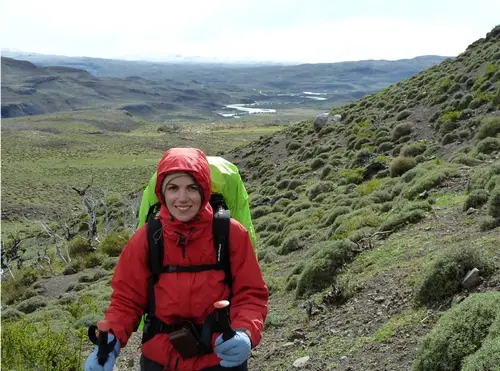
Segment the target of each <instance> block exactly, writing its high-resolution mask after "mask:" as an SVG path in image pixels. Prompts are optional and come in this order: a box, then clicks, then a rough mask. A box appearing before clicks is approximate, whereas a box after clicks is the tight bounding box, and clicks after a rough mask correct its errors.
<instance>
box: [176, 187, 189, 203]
mask: <svg viewBox="0 0 500 371" xmlns="http://www.w3.org/2000/svg"><path fill="white" fill-rule="evenodd" d="M178 200H179V201H181V202H186V201H188V200H189V197H188V191H187V190H185V189H180V190H179V199H178Z"/></svg>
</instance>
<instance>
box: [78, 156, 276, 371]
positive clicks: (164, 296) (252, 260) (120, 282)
mask: <svg viewBox="0 0 500 371" xmlns="http://www.w3.org/2000/svg"><path fill="white" fill-rule="evenodd" d="M157 174H158V175H157V182H156V189H155V193H156V195H157V197H158V200H160V203H161V208H160V212H159V218H160V221H161V224H162V226H163V227H162V232H161V233H162V237H163V241H164V242H163V244H164V258H163V264H164V265H177V266H186V265H193V266H195V265H196V266H199V265H211V264H215V263H216V256H215V252H214V251H215V250H214V245H213V232H212V222H213V210H212V208H211V206H210V204H209V203H208V201H209V199H210V192H211V179H210V168H209V164H208V161H207V158H206V156H205V154H204V153H203V152H202V151H200V150H198V149H194V148H174V149H170V150H169V151H167V152H166V153H165V154H164V155H163V157H162V159H161V161H160V163H159V165H158V170H157ZM229 249H230V263H231V272H232V287H231V289H230V288H229V287H228V286H227V285H226V283H225V280H224V278H225V276H224V272H223V271H222V270H203V271H198V272H180V273H179V272H169V273H164V274H161V275H160V277H159V280H158V282H157V283H156V285H155V301H156V305H155V308H156V309H155V312H156V313H155V314H156V317H157V318H158V319H159V320H161V321H162V322H163V323H164V324H165V327H169V328H170V327H172V328H173V327H175V326H177V324H180V323H183V321H189V322H190V323H191V324H192V325H193V327H194V328H196V329H200V328H201V326H202V325H203V324H204V323H206V321H208V318H210V315H211V314H212V313H213V311H214V306H213V305H214V303H215V302H217V301H219V300H224V299H230V301H231V306H230V318H231V326H232V327H233V329H235V330H236V334H235V335H234V337H232V338H231V339H229V340H226V341H223V339H222V335H221V334H220V333H218V332H214V333H213V334H211V339H212V344H210V345H211V346H213V352H204V353H201V354H196V355H194V356H185V354H184V353H183V350H182V349H176V347H174V345H173V344H172V342H171V341H170V338H172V339H173V338H174V336H173V335H174V333H173V332H171V333H170V334H169V333H157V334H156V335H155V336H154V337H152V339H150V340H148V341H146V342H144V343H143V345H142V356H141V370H142V371H160V370H212V371H216V370H229V369H233V370H238V371H240V370H241V371H243V370H247V366H246V362H247V358H248V356H249V353H250V349H251V348H253V347H255V346H257V344H258V343H259V341H260V339H261V336H262V331H263V327H264V321H265V318H266V315H267V301H268V290H267V286H266V284H265V283H264V280H263V277H262V272H261V270H260V267H259V265H258V262H257V258H256V256H255V253H254V250H253V247H252V242H251V240H250V238H249V235H248V232H247V231H246V230H245V229H244V228H243V227H242V225H241V224H240V223H238V222H237V221H235V220H234V219H231V221H230V231H229ZM148 255H149V253H148V239H147V227H146V226H143V227H141V228H140V229H139V230H137V231H136V233H135V234H134V235H133V236H132V237H131V238H130V240H129V241H128V243H127V245H126V246H125V247H124V249H123V252H122V254H121V256H120V258H119V261H118V263H117V266H116V269H115V273H114V275H113V279H112V281H111V286H112V288H113V293H112V295H111V303H110V306H109V307H108V309H107V311H106V313H105V320H106V321H107V322H108V325H109V326H110V327H111V329H112V332H113V333H114V334H115V335H116V338H117V342H116V345H115V346H114V350H113V351H111V352H110V354H109V356H108V360H107V362H106V364H105V365H104V367H101V366H99V364H98V362H97V350H98V349H97V347H96V349H95V350H94V351H93V352H92V353H91V355H90V356H89V357H88V359H87V362H86V364H85V371H95V370H106V371H107V370H112V368H113V364H114V362H115V359H116V357H117V356H118V354H119V350H120V347H124V346H125V345H126V343H127V341H128V339H129V337H130V335H131V333H132V332H133V331H134V330H135V329H136V328H137V325H138V324H139V321H140V318H141V316H142V315H143V314H144V311H145V309H146V308H147V306H148V300H149V295H148V279H149V278H150V277H151V271H150V269H149V267H148V258H149V256H148ZM195 331H196V330H195ZM113 338H114V337H113V335H109V340H111V339H113ZM176 344H177V343H176ZM178 348H179V346H178ZM210 350H211V349H210ZM179 351H180V352H179ZM181 353H183V355H184V357H183V356H181Z"/></svg>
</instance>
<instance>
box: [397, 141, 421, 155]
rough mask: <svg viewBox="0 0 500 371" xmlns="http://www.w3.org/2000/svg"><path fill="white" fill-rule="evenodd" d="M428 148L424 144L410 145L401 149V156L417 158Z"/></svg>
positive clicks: (414, 143) (415, 143)
mask: <svg viewBox="0 0 500 371" xmlns="http://www.w3.org/2000/svg"><path fill="white" fill-rule="evenodd" d="M426 149H427V146H426V145H425V143H424V142H413V143H408V144H405V145H404V146H403V148H401V152H400V154H401V156H403V157H416V156H418V155H420V154H422V153H424V152H425V150H426Z"/></svg>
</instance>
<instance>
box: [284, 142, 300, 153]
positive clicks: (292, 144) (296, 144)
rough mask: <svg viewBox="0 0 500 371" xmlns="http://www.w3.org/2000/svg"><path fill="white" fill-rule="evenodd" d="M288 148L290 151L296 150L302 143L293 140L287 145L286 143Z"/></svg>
mask: <svg viewBox="0 0 500 371" xmlns="http://www.w3.org/2000/svg"><path fill="white" fill-rule="evenodd" d="M286 148H287V149H288V150H289V151H294V150H296V149H299V148H300V143H299V142H297V141H295V140H293V141H291V142H289V143H288V144H287V145H286Z"/></svg>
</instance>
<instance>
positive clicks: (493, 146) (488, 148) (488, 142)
mask: <svg viewBox="0 0 500 371" xmlns="http://www.w3.org/2000/svg"><path fill="white" fill-rule="evenodd" d="M476 149H477V152H478V153H486V154H490V153H493V152H497V151H500V139H498V138H485V139H483V140H481V141H480V142H479V143H478V144H477V147H476Z"/></svg>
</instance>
